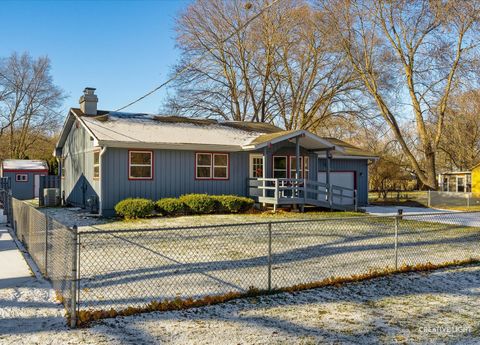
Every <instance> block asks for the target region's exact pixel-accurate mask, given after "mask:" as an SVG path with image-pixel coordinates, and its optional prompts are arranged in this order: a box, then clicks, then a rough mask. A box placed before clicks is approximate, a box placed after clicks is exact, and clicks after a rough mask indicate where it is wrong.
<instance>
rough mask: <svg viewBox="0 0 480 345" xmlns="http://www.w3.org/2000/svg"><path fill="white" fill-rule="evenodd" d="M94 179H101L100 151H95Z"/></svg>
mask: <svg viewBox="0 0 480 345" xmlns="http://www.w3.org/2000/svg"><path fill="white" fill-rule="evenodd" d="M93 178H94V179H99V178H100V151H93Z"/></svg>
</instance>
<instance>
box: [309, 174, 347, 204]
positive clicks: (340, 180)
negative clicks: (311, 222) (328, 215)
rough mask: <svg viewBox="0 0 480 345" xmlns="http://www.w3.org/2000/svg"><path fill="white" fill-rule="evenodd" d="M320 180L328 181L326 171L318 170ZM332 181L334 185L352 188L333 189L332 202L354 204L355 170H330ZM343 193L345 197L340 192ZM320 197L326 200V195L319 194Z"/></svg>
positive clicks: (322, 181)
mask: <svg viewBox="0 0 480 345" xmlns="http://www.w3.org/2000/svg"><path fill="white" fill-rule="evenodd" d="M318 182H321V183H327V173H326V172H325V171H320V172H318ZM330 183H331V184H332V187H335V186H337V187H344V188H348V189H350V190H343V191H341V190H339V189H335V188H334V189H333V194H335V195H334V196H333V197H332V202H333V203H334V204H337V205H353V204H354V200H353V190H354V189H355V172H354V171H332V172H330ZM341 193H343V197H342V196H340V195H339V194H341ZM319 199H321V200H325V195H319Z"/></svg>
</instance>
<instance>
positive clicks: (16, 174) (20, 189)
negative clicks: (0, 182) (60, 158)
mask: <svg viewBox="0 0 480 345" xmlns="http://www.w3.org/2000/svg"><path fill="white" fill-rule="evenodd" d="M45 175H48V165H47V162H45V161H41V160H28V159H6V160H4V161H3V162H2V165H1V167H0V176H1V177H9V178H10V185H11V189H12V196H13V197H14V198H17V199H20V200H28V199H34V198H38V192H39V184H40V176H45Z"/></svg>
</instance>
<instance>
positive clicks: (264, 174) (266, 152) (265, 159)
mask: <svg viewBox="0 0 480 345" xmlns="http://www.w3.org/2000/svg"><path fill="white" fill-rule="evenodd" d="M267 157H268V148H267V147H265V148H264V149H263V171H262V177H263V178H264V179H266V178H267ZM261 185H262V187H263V189H262V196H263V197H264V198H265V197H266V196H267V190H266V189H265V187H266V181H265V180H263V181H262V183H261ZM263 206H264V207H265V203H263Z"/></svg>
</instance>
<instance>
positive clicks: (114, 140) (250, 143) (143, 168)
mask: <svg viewBox="0 0 480 345" xmlns="http://www.w3.org/2000/svg"><path fill="white" fill-rule="evenodd" d="M94 91H95V89H93V88H86V89H85V90H84V95H83V96H82V97H81V98H80V109H76V108H72V109H70V111H69V113H68V116H67V119H66V122H65V124H64V127H63V130H62V133H61V135H60V139H59V141H58V143H57V145H56V149H55V156H56V157H57V158H58V160H59V164H60V166H61V169H59V170H60V171H61V175H62V179H63V180H62V192H63V194H64V197H65V199H66V201H67V202H68V203H70V204H73V205H76V206H81V207H85V206H87V204H88V201H90V202H92V201H94V200H98V203H99V205H98V207H99V210H100V213H101V214H102V215H105V216H109V215H112V214H114V206H115V204H116V203H117V202H119V201H120V200H122V199H125V198H128V197H145V198H150V199H154V200H156V199H160V198H164V197H177V196H180V195H182V194H187V193H208V194H235V195H242V196H252V197H254V198H255V199H256V200H257V201H258V202H260V203H265V204H273V205H275V206H276V205H280V204H291V205H299V206H300V207H302V206H303V205H305V204H311V205H318V206H330V207H332V208H341V207H340V206H339V205H343V206H345V207H347V206H353V204H355V203H357V204H358V205H365V204H367V201H368V164H369V161H370V160H372V159H376V157H375V156H374V155H372V154H370V153H369V152H365V151H362V150H360V149H358V148H356V147H354V146H352V145H349V144H347V143H345V142H342V141H340V140H337V139H333V138H321V137H318V136H317V135H315V134H312V133H310V132H308V131H305V130H296V131H283V130H281V129H280V128H278V127H275V126H273V125H269V124H264V123H253V122H228V121H227V122H217V121H215V120H209V119H190V118H184V117H179V116H157V115H149V114H136V113H119V112H109V111H100V110H97V102H98V99H97V96H96V95H95V92H94ZM297 167H298V168H297Z"/></svg>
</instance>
